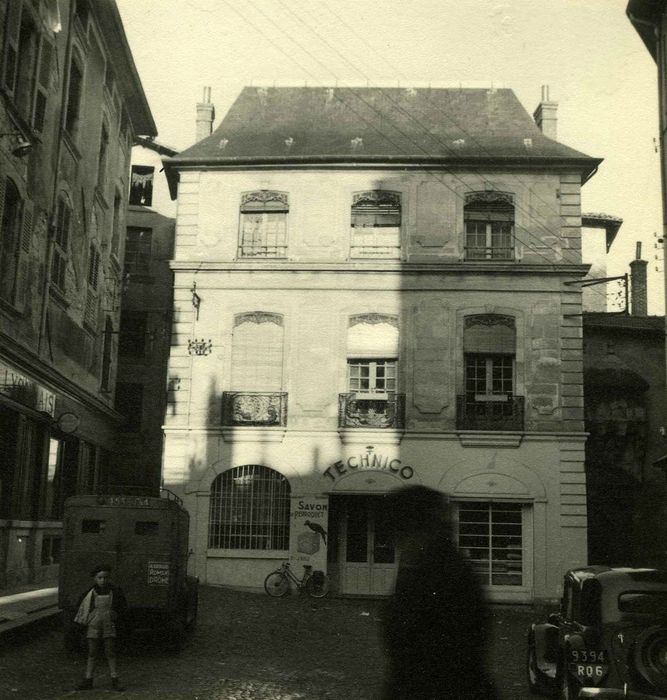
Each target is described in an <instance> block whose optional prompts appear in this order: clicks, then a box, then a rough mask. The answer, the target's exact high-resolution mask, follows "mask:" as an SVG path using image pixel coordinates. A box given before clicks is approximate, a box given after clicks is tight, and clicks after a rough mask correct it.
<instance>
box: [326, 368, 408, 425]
mask: <svg viewBox="0 0 667 700" xmlns="http://www.w3.org/2000/svg"><path fill="white" fill-rule="evenodd" d="M347 369H348V388H349V392H347V393H345V394H340V395H339V397H338V427H339V428H366V429H377V428H394V429H396V428H403V427H405V394H399V393H397V392H396V360H395V359H382V358H378V359H373V360H370V359H349V360H348V363H347Z"/></svg>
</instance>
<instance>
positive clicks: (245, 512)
mask: <svg viewBox="0 0 667 700" xmlns="http://www.w3.org/2000/svg"><path fill="white" fill-rule="evenodd" d="M289 508H290V485H289V482H288V481H287V479H286V478H285V477H284V476H283V475H282V474H280V473H278V472H277V471H275V470H273V469H269V468H268V467H264V466H261V465H259V464H244V465H243V466H240V467H234V468H233V469H229V470H228V471H226V472H223V473H222V474H219V475H218V476H217V477H216V478H215V480H214V481H213V484H212V485H211V505H210V510H209V522H208V546H209V548H210V549H250V550H260V551H264V550H275V549H282V550H284V549H288V548H289Z"/></svg>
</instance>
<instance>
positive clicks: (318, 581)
mask: <svg viewBox="0 0 667 700" xmlns="http://www.w3.org/2000/svg"><path fill="white" fill-rule="evenodd" d="M292 583H294V584H295V585H296V587H297V589H298V590H299V592H301V591H306V593H308V595H309V596H310V597H311V598H324V596H325V595H326V594H327V593H328V592H329V577H328V576H327V575H326V574H325V573H324V571H313V567H312V566H310V565H309V564H304V565H303V577H302V578H299V577H298V576H297V575H296V574H295V573H294V572H293V571H292V569H291V568H290V565H289V562H288V561H286V562H283V563H282V564H281V565H280V568H279V569H276V570H275V571H272V572H271V573H270V574H269V575H268V576H267V577H266V578H265V579H264V590H265V591H266V592H267V593H268V594H269V595H270V596H272V597H274V598H282V597H284V596H286V595H287V594H288V593H289V591H290V588H291V585H292Z"/></svg>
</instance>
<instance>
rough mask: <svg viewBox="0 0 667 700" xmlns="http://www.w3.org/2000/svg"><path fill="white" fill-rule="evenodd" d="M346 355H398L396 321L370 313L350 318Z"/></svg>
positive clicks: (382, 356)
mask: <svg viewBox="0 0 667 700" xmlns="http://www.w3.org/2000/svg"><path fill="white" fill-rule="evenodd" d="M355 321H356V322H355ZM347 356H348V357H367V358H397V357H398V323H397V322H396V320H395V319H391V318H385V319H381V318H380V317H378V318H374V317H373V316H372V315H371V316H369V317H368V318H366V319H363V317H361V318H360V319H359V320H357V319H351V322H350V327H349V328H348V331H347Z"/></svg>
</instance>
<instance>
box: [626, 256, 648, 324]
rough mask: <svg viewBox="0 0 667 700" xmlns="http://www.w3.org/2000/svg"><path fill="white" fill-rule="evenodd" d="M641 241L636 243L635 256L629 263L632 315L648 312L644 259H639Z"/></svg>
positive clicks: (642, 314) (644, 314) (641, 314)
mask: <svg viewBox="0 0 667 700" xmlns="http://www.w3.org/2000/svg"><path fill="white" fill-rule="evenodd" d="M640 255H641V243H637V258H636V259H635V260H633V261H632V262H631V263H630V304H631V311H632V315H633V316H646V315H647V314H648V284H647V274H646V271H647V267H648V263H647V262H646V260H641V259H640V258H639V256H640Z"/></svg>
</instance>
